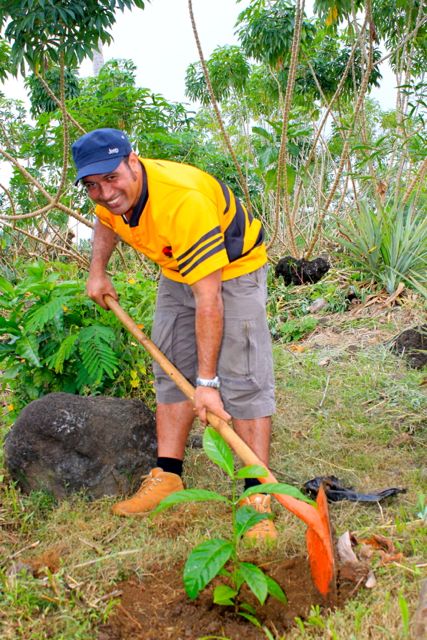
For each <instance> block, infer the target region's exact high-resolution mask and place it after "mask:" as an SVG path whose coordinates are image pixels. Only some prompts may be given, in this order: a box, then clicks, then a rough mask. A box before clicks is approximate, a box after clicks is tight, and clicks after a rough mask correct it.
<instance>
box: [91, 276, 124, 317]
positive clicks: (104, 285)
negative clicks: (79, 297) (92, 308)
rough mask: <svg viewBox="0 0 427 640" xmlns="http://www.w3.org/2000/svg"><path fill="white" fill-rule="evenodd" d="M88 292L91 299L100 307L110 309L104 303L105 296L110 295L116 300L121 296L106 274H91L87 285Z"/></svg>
mask: <svg viewBox="0 0 427 640" xmlns="http://www.w3.org/2000/svg"><path fill="white" fill-rule="evenodd" d="M86 292H87V295H88V296H89V298H92V300H94V301H95V302H96V303H97V304H99V306H100V307H102V308H103V309H108V307H107V305H106V304H105V301H104V296H105V295H106V294H107V293H108V295H110V296H111V297H112V298H114V300H118V299H119V296H118V295H117V291H116V290H115V288H114V287H113V285H112V283H111V280H110V278H109V277H108V276H107V274H106V273H104V274H99V275H98V274H97V275H93V274H89V279H88V281H87V283H86Z"/></svg>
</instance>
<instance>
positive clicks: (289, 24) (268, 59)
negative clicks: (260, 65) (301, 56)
mask: <svg viewBox="0 0 427 640" xmlns="http://www.w3.org/2000/svg"><path fill="white" fill-rule="evenodd" d="M294 25H295V6H294V4H293V3H291V2H288V1H287V0H276V2H274V3H270V2H268V1H267V0H255V2H252V3H251V4H250V5H249V7H248V8H247V9H245V10H244V11H242V12H241V13H240V14H239V16H238V18H237V26H238V29H237V34H238V36H239V40H240V42H241V44H242V47H243V49H244V51H245V53H246V54H247V55H248V56H251V57H253V58H254V59H255V60H257V61H258V62H265V63H267V64H268V65H269V66H271V67H273V68H277V67H280V66H282V65H283V62H284V60H285V59H286V58H287V57H288V56H289V54H290V50H291V45H292V38H293V33H294ZM315 31H316V28H315V26H314V25H313V23H312V21H310V20H308V19H303V23H302V28H301V46H302V48H304V47H305V46H306V45H308V44H310V42H311V41H312V39H313V38H314V35H315Z"/></svg>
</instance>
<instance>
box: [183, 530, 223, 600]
mask: <svg viewBox="0 0 427 640" xmlns="http://www.w3.org/2000/svg"><path fill="white" fill-rule="evenodd" d="M232 553H233V545H232V544H231V542H228V541H227V540H220V539H218V538H214V539H213V540H207V541H205V542H202V543H201V544H199V545H198V546H197V547H195V548H194V549H193V550H192V552H191V553H190V555H189V556H188V559H187V562H186V563H185V567H184V587H185V591H186V593H187V595H188V597H189V598H191V599H192V600H194V599H195V598H197V596H198V595H199V593H200V591H202V589H204V588H205V587H206V585H207V584H209V582H210V581H211V580H212V579H213V578H214V577H215V576H216V575H217V574H218V572H219V571H220V569H222V567H223V566H224V565H225V563H226V562H227V561H228V560H229V559H230V557H231V555H232Z"/></svg>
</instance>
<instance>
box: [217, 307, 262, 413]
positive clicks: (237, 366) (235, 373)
mask: <svg viewBox="0 0 427 640" xmlns="http://www.w3.org/2000/svg"><path fill="white" fill-rule="evenodd" d="M255 333H256V323H255V321H253V320H240V319H234V318H231V319H227V321H226V323H225V326H224V333H223V340H222V345H221V353H220V357H219V361H218V375H219V377H220V379H221V382H222V395H223V397H224V399H228V400H229V401H230V402H233V401H234V400H235V399H236V400H237V399H238V398H240V399H243V398H245V397H247V396H250V395H252V394H254V393H256V392H258V391H259V389H260V386H259V384H258V381H257V378H258V379H259V376H258V372H257V366H258V363H257V360H258V358H257V346H256V339H255V337H256V336H255Z"/></svg>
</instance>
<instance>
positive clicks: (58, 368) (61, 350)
mask: <svg viewBox="0 0 427 640" xmlns="http://www.w3.org/2000/svg"><path fill="white" fill-rule="evenodd" d="M78 337H79V334H78V333H74V334H72V335H70V336H67V337H66V338H65V339H64V340H63V341H62V342H61V344H60V345H59V347H58V350H57V351H56V352H55V353H53V354H52V355H51V356H49V358H47V360H46V364H47V366H48V367H50V368H52V369H54V370H55V372H56V373H62V372H63V370H64V362H65V361H66V360H68V359H69V357H70V355H71V354H72V353H73V351H74V347H75V343H76V340H77V339H78Z"/></svg>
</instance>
